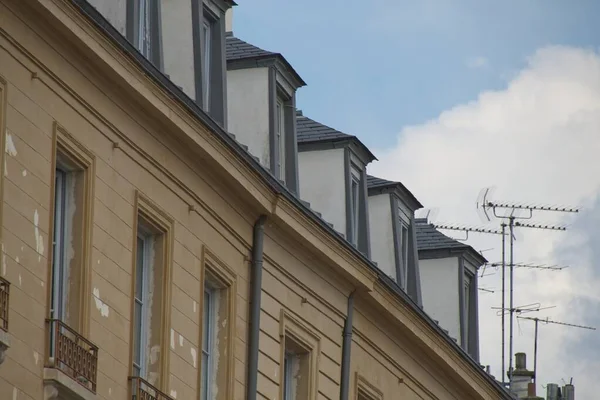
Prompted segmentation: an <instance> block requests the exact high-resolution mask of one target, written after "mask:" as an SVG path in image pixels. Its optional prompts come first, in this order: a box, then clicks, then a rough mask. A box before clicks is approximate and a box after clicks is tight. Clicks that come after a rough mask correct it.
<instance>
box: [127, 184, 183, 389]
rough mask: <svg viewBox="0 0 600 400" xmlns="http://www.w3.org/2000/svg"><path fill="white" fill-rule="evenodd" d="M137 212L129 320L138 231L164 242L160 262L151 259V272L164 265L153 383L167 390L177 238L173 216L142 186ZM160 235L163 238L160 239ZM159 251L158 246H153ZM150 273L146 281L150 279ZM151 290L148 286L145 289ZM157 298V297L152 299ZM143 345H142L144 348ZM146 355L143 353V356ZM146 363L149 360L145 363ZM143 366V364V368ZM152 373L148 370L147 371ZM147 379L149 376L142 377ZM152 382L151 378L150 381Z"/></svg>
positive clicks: (132, 307) (132, 309) (131, 350)
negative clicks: (156, 361)
mask: <svg viewBox="0 0 600 400" xmlns="http://www.w3.org/2000/svg"><path fill="white" fill-rule="evenodd" d="M134 203H135V204H134V214H133V218H134V220H133V232H135V233H136V234H135V235H133V247H132V248H133V251H132V266H131V271H132V274H131V292H130V293H131V300H130V301H131V303H130V313H131V314H130V321H134V318H135V295H136V283H137V262H138V253H139V249H138V246H137V241H138V233H140V235H141V236H142V237H146V238H148V237H151V238H152V239H151V240H152V245H153V246H156V245H157V244H158V245H161V246H162V247H161V249H160V250H161V252H162V253H161V255H162V257H161V259H160V260H159V261H160V265H157V264H155V261H156V260H152V267H151V271H150V272H151V273H152V274H155V273H156V270H157V269H158V268H160V269H161V279H162V282H160V285H161V286H160V294H161V298H160V299H159V300H160V301H161V303H160V305H159V307H160V324H159V326H160V328H159V330H158V332H157V333H158V343H159V346H160V361H159V365H158V368H159V373H158V376H157V379H158V383H153V386H156V387H157V388H158V389H159V390H164V389H165V388H166V387H167V386H168V382H169V365H170V360H169V359H170V353H171V352H170V346H169V338H170V335H169V331H170V326H171V282H172V279H173V278H172V264H173V240H174V237H173V236H174V235H173V232H174V219H173V218H172V217H171V216H170V215H169V214H167V213H166V212H165V211H164V210H163V209H161V208H160V207H159V206H158V205H157V204H155V203H154V202H153V201H152V200H150V198H149V197H147V196H146V195H144V194H143V193H141V192H140V191H139V190H136V192H135V201H134ZM157 238H160V241H158V240H157ZM149 251H150V248H149V247H145V248H144V253H145V254H144V257H146V256H147V254H149V253H148V252H149ZM154 252H156V248H155V249H154ZM147 257H148V264H150V261H149V259H150V257H149V255H148V256H147ZM147 276H148V275H147ZM149 279H150V278H149V276H148V278H147V279H145V280H143V281H142V282H144V281H149ZM146 290H147V292H149V289H148V288H147V289H146ZM152 301H153V302H154V301H156V299H152ZM150 329H151V327H148V329H146V331H149V330H150ZM129 335H130V337H129V343H130V346H129V373H130V376H135V375H134V365H133V362H134V357H135V354H134V351H135V349H134V335H135V327H134V324H130V332H129ZM141 349H143V346H142V348H141ZM141 358H142V359H144V358H145V357H144V355H142V356H141ZM146 364H147V363H146ZM142 371H143V368H140V372H142ZM146 373H147V374H149V371H146ZM142 378H143V379H145V380H148V379H146V378H147V377H142ZM150 383H152V382H150Z"/></svg>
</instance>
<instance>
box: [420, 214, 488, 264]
mask: <svg viewBox="0 0 600 400" xmlns="http://www.w3.org/2000/svg"><path fill="white" fill-rule="evenodd" d="M415 225H416V228H417V230H416V233H417V250H418V251H419V254H422V253H425V252H434V251H439V252H446V253H448V254H449V255H450V254H452V253H467V254H469V255H470V256H471V257H473V258H474V260H475V261H476V263H477V264H478V266H481V265H483V264H485V263H486V262H487V259H486V258H485V257H483V256H482V255H481V253H479V252H478V251H476V250H475V249H474V248H473V247H471V246H469V245H468V244H466V243H463V242H459V241H458V240H455V239H452V238H450V237H448V236H446V235H444V234H443V233H442V232H440V231H438V230H437V229H436V228H435V227H434V226H433V224H430V223H429V222H428V221H427V218H417V219H416V220H415Z"/></svg>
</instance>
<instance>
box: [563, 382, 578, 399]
mask: <svg viewBox="0 0 600 400" xmlns="http://www.w3.org/2000/svg"><path fill="white" fill-rule="evenodd" d="M563 399H564V400H575V386H573V385H572V384H570V383H568V384H566V385H565V386H563Z"/></svg>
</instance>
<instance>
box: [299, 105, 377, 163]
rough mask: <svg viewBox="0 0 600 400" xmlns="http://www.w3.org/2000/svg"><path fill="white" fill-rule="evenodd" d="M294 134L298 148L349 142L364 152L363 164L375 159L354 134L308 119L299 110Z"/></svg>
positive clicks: (331, 145)
mask: <svg viewBox="0 0 600 400" xmlns="http://www.w3.org/2000/svg"><path fill="white" fill-rule="evenodd" d="M296 134H297V136H298V150H302V149H310V148H312V147H313V146H314V145H315V144H323V145H325V146H326V147H331V148H336V147H343V146H344V145H348V144H351V145H354V146H355V147H356V148H357V150H358V151H359V152H362V153H364V156H365V157H364V158H365V160H364V161H365V164H368V163H370V162H371V161H373V160H377V157H375V155H374V154H373V153H371V150H369V148H368V147H367V146H365V145H364V144H363V143H362V142H361V141H360V140H359V139H358V138H357V137H356V136H354V135H349V134H347V133H344V132H340V131H338V130H337V129H333V128H331V127H329V126H327V125H324V124H322V123H320V122H317V121H315V120H313V119H310V118H308V117H306V116H304V115H303V114H302V111H301V110H297V111H296Z"/></svg>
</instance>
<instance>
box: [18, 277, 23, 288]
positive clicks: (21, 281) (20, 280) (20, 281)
mask: <svg viewBox="0 0 600 400" xmlns="http://www.w3.org/2000/svg"><path fill="white" fill-rule="evenodd" d="M22 283H23V280H22V279H21V274H19V286H21V284H22Z"/></svg>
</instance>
